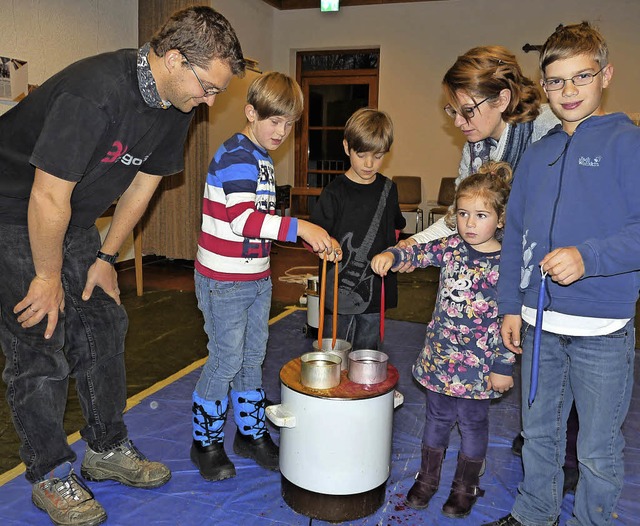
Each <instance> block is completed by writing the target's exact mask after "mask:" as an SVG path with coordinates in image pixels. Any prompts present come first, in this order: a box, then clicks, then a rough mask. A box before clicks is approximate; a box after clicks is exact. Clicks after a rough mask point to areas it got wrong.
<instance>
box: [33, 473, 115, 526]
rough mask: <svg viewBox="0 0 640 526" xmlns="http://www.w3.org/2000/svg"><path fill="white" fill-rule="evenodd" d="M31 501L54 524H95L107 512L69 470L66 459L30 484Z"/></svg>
mask: <svg viewBox="0 0 640 526" xmlns="http://www.w3.org/2000/svg"><path fill="white" fill-rule="evenodd" d="M31 500H33V503H34V504H35V505H36V506H37V507H38V508H40V509H41V510H44V511H46V512H47V514H48V515H49V518H50V519H51V520H52V521H53V523H54V524H55V525H56V526H97V525H98V524H102V523H103V522H104V521H106V520H107V512H106V511H105V510H104V508H103V507H102V506H100V504H99V503H98V501H96V500H95V499H94V498H93V493H91V490H89V488H87V487H86V486H85V485H84V484H83V483H82V482H81V481H80V479H78V477H77V476H76V474H75V473H73V470H72V469H71V464H70V463H69V462H65V463H64V464H62V465H61V466H58V467H57V468H56V469H55V470H53V471H52V472H51V475H50V476H49V478H47V479H44V480H41V481H40V482H36V483H35V484H33V485H32V489H31Z"/></svg>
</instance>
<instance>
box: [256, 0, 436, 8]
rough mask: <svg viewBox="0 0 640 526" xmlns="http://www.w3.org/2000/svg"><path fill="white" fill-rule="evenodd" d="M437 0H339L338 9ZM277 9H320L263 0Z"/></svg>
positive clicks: (306, 1)
mask: <svg viewBox="0 0 640 526" xmlns="http://www.w3.org/2000/svg"><path fill="white" fill-rule="evenodd" d="M434 1H439V0H340V7H351V6H356V5H377V4H403V3H404V4H409V3H412V2H434ZM263 2H265V3H266V4H269V5H270V6H272V7H276V8H278V9H282V10H285V9H320V0H263Z"/></svg>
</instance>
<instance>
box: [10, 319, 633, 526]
mask: <svg viewBox="0 0 640 526" xmlns="http://www.w3.org/2000/svg"><path fill="white" fill-rule="evenodd" d="M305 321H306V313H305V312H304V311H294V312H293V313H292V314H290V315H288V316H285V317H284V318H283V319H281V320H279V321H277V322H276V323H275V324H273V325H272V326H271V337H270V340H269V350H268V354H267V360H266V361H265V367H264V379H265V382H264V383H265V389H266V391H267V396H268V397H269V398H270V399H271V400H273V401H274V402H276V403H277V402H279V400H280V385H279V374H278V373H279V371H280V368H281V367H282V366H283V365H284V364H285V363H287V362H288V361H289V360H291V359H292V358H295V357H297V356H299V355H301V354H303V353H304V352H307V351H310V350H311V340H310V339H307V338H305V336H304V335H303V333H302V327H303V326H304V323H305ZM424 331H425V326H424V325H422V324H417V323H410V322H399V321H388V322H387V326H386V332H385V340H386V343H385V349H384V350H385V351H386V352H387V353H388V354H389V356H390V361H391V363H392V364H393V365H395V366H396V368H397V369H398V370H399V372H400V381H399V384H398V386H397V390H398V391H400V392H401V393H402V394H403V395H404V404H403V405H401V406H400V407H399V408H397V409H396V411H395V415H394V426H393V451H392V466H391V475H390V477H389V480H388V481H387V491H386V501H385V502H384V504H383V505H382V506H381V508H380V509H379V510H378V511H376V512H375V513H374V514H373V515H370V516H369V517H366V518H363V519H358V520H355V521H350V522H349V523H347V524H351V525H354V526H360V525H368V526H373V525H380V526H401V525H407V526H412V525H420V524H429V525H434V526H440V525H442V526H447V525H457V526H459V525H461V524H465V525H466V524H474V525H477V524H480V523H482V522H485V521H487V520H493V519H496V518H498V517H501V516H503V515H505V514H506V513H508V511H509V510H510V508H511V505H512V503H513V500H514V496H515V493H516V487H517V484H518V482H519V481H520V479H521V478H522V467H521V462H520V459H519V458H518V457H515V456H514V455H513V454H512V453H511V449H510V448H511V441H512V439H513V437H514V436H515V434H516V433H517V432H518V430H519V421H520V418H519V404H520V401H519V383H517V384H516V389H514V390H512V391H511V392H510V393H509V394H508V395H507V396H506V397H504V398H503V399H502V400H501V401H500V402H498V403H495V404H493V405H492V408H491V431H490V446H489V453H488V458H487V470H486V473H485V475H484V476H483V477H482V479H481V487H482V488H483V489H485V490H486V494H485V496H484V497H482V498H480V499H479V500H478V503H477V504H476V506H475V507H474V509H473V512H472V513H471V515H469V516H468V517H467V518H465V519H462V520H460V519H457V520H456V519H448V518H446V517H444V516H443V515H442V514H441V513H440V508H441V507H442V504H444V501H445V500H446V498H447V496H448V493H449V486H450V483H451V479H452V477H453V472H454V471H455V464H456V456H457V452H458V447H459V444H460V441H459V437H458V434H457V432H455V431H454V433H453V434H452V440H451V446H450V448H449V450H448V453H447V457H446V459H445V462H444V466H443V470H442V483H441V485H440V489H439V490H438V492H437V494H436V495H435V497H434V498H433V500H432V502H431V504H430V505H429V508H428V509H426V510H423V511H416V510H412V509H410V508H407V507H405V506H404V504H403V500H404V496H405V495H406V493H407V491H408V490H409V488H410V487H411V485H412V483H413V477H414V475H415V473H416V471H417V469H418V467H419V464H420V440H421V436H422V427H423V425H424V403H425V400H424V394H423V392H422V390H421V388H420V387H418V386H417V385H416V384H415V383H414V382H413V381H412V379H411V371H410V367H411V364H412V363H413V360H414V359H415V357H416V356H417V353H418V350H419V349H420V346H421V344H422V339H423V336H424ZM639 369H640V367H638V368H636V382H635V384H636V389H635V392H634V397H633V401H632V405H631V410H630V413H629V416H628V418H627V422H626V424H625V437H626V439H627V448H626V450H625V462H626V472H627V474H626V476H625V486H624V490H623V494H622V498H621V500H620V503H619V505H618V515H619V518H618V520H617V521H616V522H615V524H617V525H632V524H635V525H637V524H639V519H638V517H640V501H639V499H638V495H640V399H639V398H640V394H639V391H638V384H640V375H639V374H638V370H639ZM199 373H200V369H196V370H195V371H193V372H191V373H188V374H186V375H185V376H183V377H181V378H179V379H178V380H176V381H174V382H173V383H170V384H169V385H167V386H166V387H163V388H162V389H160V390H158V391H157V392H155V393H154V394H152V395H150V396H148V397H147V398H145V399H144V400H142V402H141V403H139V404H138V405H136V406H135V407H133V408H132V409H131V410H130V411H128V412H127V414H126V416H125V419H126V422H127V425H128V427H129V432H130V435H131V437H132V438H133V439H134V441H135V443H136V445H137V446H138V447H139V448H140V449H141V450H142V451H143V452H144V453H145V454H146V455H147V456H149V457H150V458H152V459H154V460H161V461H163V462H165V463H166V464H167V465H168V466H169V467H170V469H171V471H172V472H173V477H172V479H171V481H170V482H169V483H167V484H166V485H165V486H163V487H161V488H158V489H155V490H139V489H138V490H136V489H132V488H128V487H126V486H122V485H120V484H117V483H115V482H102V483H89V486H90V488H91V489H92V490H93V492H94V493H95V495H96V498H97V499H98V500H99V501H100V502H101V503H102V505H103V506H104V507H105V508H106V510H107V512H108V514H109V519H108V521H107V524H110V525H117V526H142V525H148V524H149V525H151V524H153V525H171V526H176V525H185V526H196V525H220V526H227V525H228V526H237V525H240V524H242V525H245V526H252V525H258V526H261V525H265V526H275V525H288V526H289V525H291V526H293V525H300V526H302V525H310V524H313V525H316V526H319V525H325V524H328V523H326V522H323V521H319V520H316V519H314V520H310V519H309V518H308V517H305V516H303V515H300V514H298V513H296V512H294V511H293V510H292V509H291V508H289V507H288V505H287V504H286V503H285V502H284V500H283V499H282V496H281V488H280V474H279V473H273V472H270V471H266V470H264V469H261V468H259V467H257V466H256V465H255V464H253V463H252V462H250V461H248V460H246V459H242V458H238V457H237V456H236V455H234V454H233V450H232V445H231V444H232V441H233V435H234V433H235V428H234V424H233V423H232V422H231V421H229V422H228V423H227V427H226V429H225V431H226V449H227V453H228V454H229V456H230V458H231V460H232V461H233V462H234V463H235V465H236V470H237V476H236V477H235V478H233V479H228V480H224V481H220V482H206V481H204V480H203V479H202V478H201V477H200V476H199V474H198V471H197V469H195V468H194V466H193V465H192V464H191V462H190V460H189V447H190V444H191V423H190V422H191V417H190V414H191V407H190V406H191V393H192V391H193V387H194V385H195V382H196V380H197V378H198V375H199ZM230 420H232V419H230ZM271 433H272V436H273V437H274V439H275V440H276V441H277V440H278V429H277V428H271ZM335 440H340V433H339V430H336V433H335ZM73 447H74V450H75V451H76V452H77V453H78V456H79V459H80V460H81V459H82V455H83V451H84V442H82V441H78V442H76V443H75V444H74V446H73ZM80 460H78V461H77V462H76V466H75V467H76V471H77V472H78V473H79V471H80ZM572 504H573V497H572V496H571V495H568V496H567V497H566V498H565V501H564V504H563V508H562V516H561V523H564V522H565V521H566V520H567V519H568V518H569V516H570V512H571V506H572ZM0 524H2V525H3V526H10V525H30V526H36V525H46V524H51V523H50V522H49V519H48V518H47V516H46V515H45V514H44V513H43V512H41V511H39V510H38V509H37V508H36V507H35V506H33V505H32V504H31V490H30V486H29V484H28V483H27V482H26V480H25V479H24V477H23V476H22V475H20V476H18V477H16V478H15V479H13V480H11V481H9V482H7V483H6V484H5V485H3V486H2V487H0Z"/></svg>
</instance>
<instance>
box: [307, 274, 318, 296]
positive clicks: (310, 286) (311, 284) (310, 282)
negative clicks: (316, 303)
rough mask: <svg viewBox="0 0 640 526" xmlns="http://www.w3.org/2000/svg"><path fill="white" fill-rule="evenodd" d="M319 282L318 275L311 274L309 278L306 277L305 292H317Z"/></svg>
mask: <svg viewBox="0 0 640 526" xmlns="http://www.w3.org/2000/svg"><path fill="white" fill-rule="evenodd" d="M319 282H320V278H319V277H318V276H311V277H310V278H307V291H306V292H307V294H309V292H316V293H317V292H318V290H319V287H318V283H319Z"/></svg>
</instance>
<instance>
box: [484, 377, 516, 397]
mask: <svg viewBox="0 0 640 526" xmlns="http://www.w3.org/2000/svg"><path fill="white" fill-rule="evenodd" d="M512 387H513V376H506V375H504V374H498V373H489V378H488V379H487V388H488V389H491V390H493V391H496V392H498V393H506V392H507V391H508V390H509V389H511V388H512Z"/></svg>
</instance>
